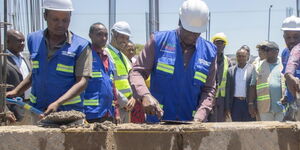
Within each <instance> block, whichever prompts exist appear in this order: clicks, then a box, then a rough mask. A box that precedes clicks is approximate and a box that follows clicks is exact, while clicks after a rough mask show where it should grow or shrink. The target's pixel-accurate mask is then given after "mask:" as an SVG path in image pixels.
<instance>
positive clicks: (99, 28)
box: [89, 25, 108, 47]
mask: <svg viewBox="0 0 300 150" xmlns="http://www.w3.org/2000/svg"><path fill="white" fill-rule="evenodd" d="M107 35H108V33H107V29H106V28H105V27H104V26H103V25H95V27H94V31H93V32H92V33H90V34H89V36H90V38H91V40H92V44H93V45H97V46H99V47H104V46H105V45H106V42H107Z"/></svg>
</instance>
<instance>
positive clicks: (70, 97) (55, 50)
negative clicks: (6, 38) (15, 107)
mask: <svg viewBox="0 0 300 150" xmlns="http://www.w3.org/2000/svg"><path fill="white" fill-rule="evenodd" d="M43 8H44V9H45V12H44V19H45V21H46V22H47V28H46V29H45V30H40V31H37V32H33V33H31V34H29V35H28V49H29V51H30V57H31V60H32V64H33V66H32V71H31V73H30V74H29V75H28V76H27V78H26V79H25V80H23V81H22V82H21V83H20V84H19V85H18V86H17V87H16V88H15V89H14V90H13V91H10V92H8V93H7V96H18V95H21V94H22V93H23V92H24V91H25V90H26V89H28V88H29V87H30V86H32V91H31V95H30V103H31V105H32V106H34V107H36V108H38V109H40V110H43V111H45V112H44V114H45V115H46V114H49V113H51V112H54V111H62V110H77V111H83V100H82V98H83V97H82V96H83V95H81V94H80V93H82V91H83V90H84V89H85V87H86V85H87V82H88V79H89V78H90V77H91V70H92V64H91V63H92V53H91V50H90V48H89V46H88V44H89V43H88V41H87V40H85V39H83V38H81V37H79V36H77V35H76V34H74V33H72V32H71V31H69V30H68V27H69V24H70V19H71V12H72V11H73V6H72V2H71V0H44V3H43ZM35 121H36V118H35V117H33V122H35Z"/></svg>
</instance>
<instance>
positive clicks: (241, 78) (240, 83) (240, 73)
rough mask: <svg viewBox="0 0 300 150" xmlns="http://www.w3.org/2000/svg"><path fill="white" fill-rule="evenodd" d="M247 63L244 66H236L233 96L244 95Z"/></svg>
mask: <svg viewBox="0 0 300 150" xmlns="http://www.w3.org/2000/svg"><path fill="white" fill-rule="evenodd" d="M247 65H248V64H246V65H245V66H244V68H239V67H237V69H236V73H235V87H234V88H235V90H234V97H246V78H247V69H246V68H247Z"/></svg>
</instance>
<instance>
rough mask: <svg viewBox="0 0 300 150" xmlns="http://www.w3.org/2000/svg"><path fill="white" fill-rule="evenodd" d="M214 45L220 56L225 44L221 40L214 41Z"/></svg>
mask: <svg viewBox="0 0 300 150" xmlns="http://www.w3.org/2000/svg"><path fill="white" fill-rule="evenodd" d="M214 44H215V45H216V46H217V50H218V54H222V53H223V52H224V48H225V42H224V41H222V40H215V41H214Z"/></svg>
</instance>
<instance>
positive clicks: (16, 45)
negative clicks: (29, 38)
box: [7, 31, 25, 53]
mask: <svg viewBox="0 0 300 150" xmlns="http://www.w3.org/2000/svg"><path fill="white" fill-rule="evenodd" d="M24 47H25V38H24V35H23V34H22V33H21V32H18V31H17V32H13V34H12V35H11V36H10V37H8V39H7V48H8V49H9V50H10V51H11V52H13V53H20V52H22V51H23V50H24Z"/></svg>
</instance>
